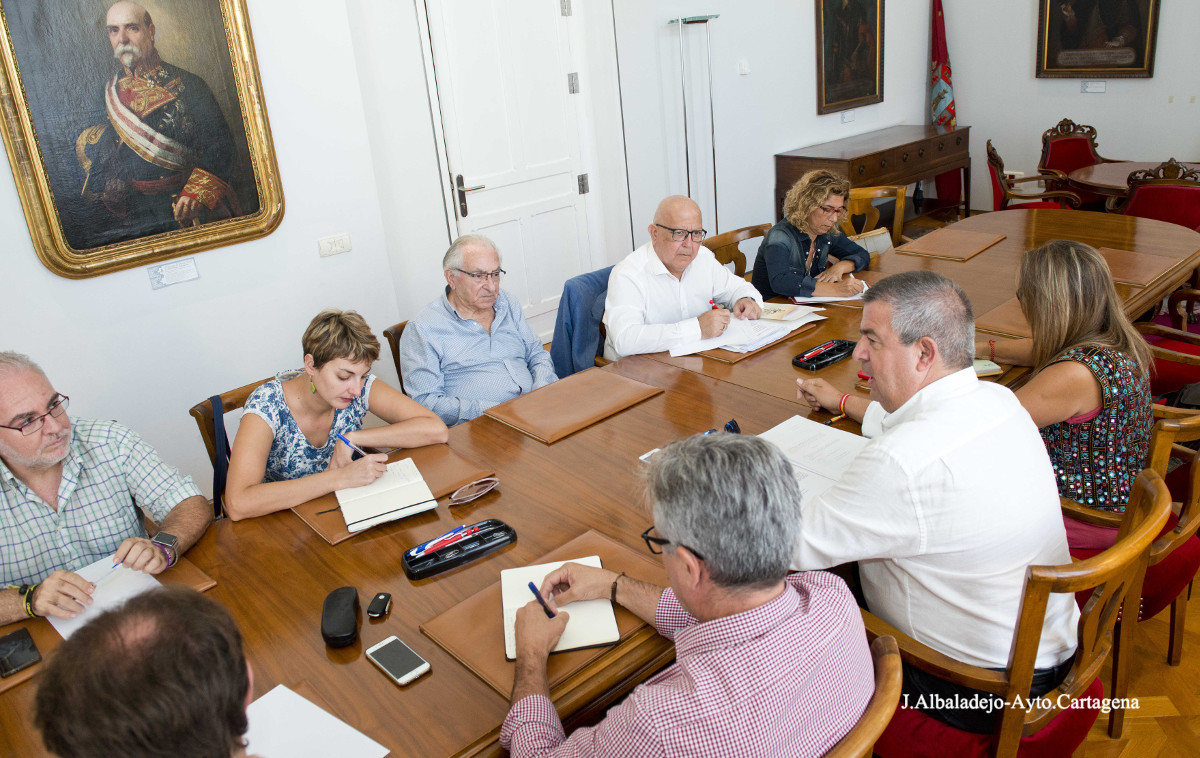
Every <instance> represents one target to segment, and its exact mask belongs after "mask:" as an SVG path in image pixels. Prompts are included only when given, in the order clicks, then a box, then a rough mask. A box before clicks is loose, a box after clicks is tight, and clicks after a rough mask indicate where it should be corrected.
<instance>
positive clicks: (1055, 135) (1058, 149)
mask: <svg viewBox="0 0 1200 758" xmlns="http://www.w3.org/2000/svg"><path fill="white" fill-rule="evenodd" d="M1111 162H1112V161H1110V160H1108V159H1107V158H1101V157H1100V152H1099V150H1098V149H1097V147H1096V127H1094V126H1087V125H1086V124H1077V123H1075V122H1074V121H1072V120H1071V119H1069V118H1064V119H1063V120H1062V121H1059V122H1058V123H1057V124H1055V125H1054V126H1052V127H1050V128H1049V129H1047V130H1046V131H1044V132H1042V157H1041V159H1040V160H1039V161H1038V172H1039V173H1042V174H1050V175H1054V176H1057V177H1058V178H1060V179H1066V178H1067V174H1069V173H1071V172H1072V171H1074V170H1075V169H1077V168H1083V167H1084V166H1094V165H1096V164H1097V163H1111Z"/></svg>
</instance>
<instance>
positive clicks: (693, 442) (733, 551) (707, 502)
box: [646, 432, 800, 589]
mask: <svg viewBox="0 0 1200 758" xmlns="http://www.w3.org/2000/svg"><path fill="white" fill-rule="evenodd" d="M646 485H647V494H648V496H649V498H650V500H651V502H652V503H653V504H654V505H653V510H654V523H655V525H656V528H657V530H658V533H659V535H660V536H662V538H663V539H668V540H670V541H671V542H672V543H674V544H676V545H686V546H687V547H688V548H689V549H693V550H694V552H697V553H699V554H700V555H702V556H703V557H704V562H705V565H706V566H707V567H708V572H709V575H710V576H711V577H712V580H713V582H715V583H716V584H717V585H719V586H721V587H724V588H728V589H760V588H766V587H770V586H773V585H774V584H776V583H777V582H779V581H782V580H783V578H784V576H786V575H787V572H788V567H789V566H790V564H791V560H792V554H793V552H794V551H795V548H796V544H797V543H798V542H799V540H800V491H799V488H798V486H797V484H796V478H795V475H794V474H793V473H792V466H791V464H790V463H788V460H787V458H785V457H784V455H783V453H782V452H780V450H779V449H778V448H776V447H775V446H774V445H772V444H771V443H769V442H766V441H764V440H760V439H759V438H758V437H753V436H742V435H740V434H731V433H727V432H718V433H714V434H709V435H703V434H697V435H694V436H692V437H688V438H687V439H683V440H679V441H677V442H673V443H671V444H670V445H668V446H667V447H665V448H664V449H663V450H662V452H660V453H659V454H658V455H656V456H655V457H654V459H653V460H652V462H651V465H650V470H649V471H648V473H647V477H646Z"/></svg>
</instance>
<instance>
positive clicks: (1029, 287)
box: [1017, 240, 1153, 377]
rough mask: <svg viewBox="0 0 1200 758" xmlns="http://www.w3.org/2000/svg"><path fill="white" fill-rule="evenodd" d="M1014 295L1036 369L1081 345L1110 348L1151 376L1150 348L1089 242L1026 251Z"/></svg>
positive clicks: (1053, 244) (1055, 243)
mask: <svg viewBox="0 0 1200 758" xmlns="http://www.w3.org/2000/svg"><path fill="white" fill-rule="evenodd" d="M1017 299H1018V300H1019V301H1020V303H1021V310H1022V311H1023V312H1024V313H1025V318H1026V319H1027V320H1028V321H1029V327H1030V331H1032V332H1033V365H1034V370H1035V371H1041V370H1042V369H1043V368H1045V367H1046V366H1048V365H1050V364H1051V363H1053V362H1054V361H1055V360H1056V359H1057V358H1058V357H1059V356H1061V355H1062V354H1063V353H1065V352H1067V351H1068V350H1070V349H1071V348H1074V347H1079V346H1081V345H1086V346H1096V347H1108V348H1112V349H1114V350H1116V351H1117V352H1119V353H1122V354H1123V355H1125V357H1127V358H1131V359H1133V360H1135V361H1137V363H1138V365H1139V366H1140V367H1141V370H1142V375H1143V376H1145V377H1149V376H1150V369H1151V366H1152V364H1153V357H1152V356H1151V353H1150V347H1149V345H1147V344H1146V340H1144V339H1142V335H1141V334H1140V333H1139V332H1138V330H1137V329H1136V328H1135V327H1134V326H1133V324H1132V323H1131V322H1130V321H1129V317H1128V316H1126V315H1125V311H1123V310H1122V309H1121V299H1120V297H1118V295H1117V288H1116V287H1115V286H1114V285H1113V280H1112V274H1111V273H1109V270H1108V264H1107V263H1105V262H1104V258H1102V257H1101V256H1100V254H1099V253H1098V252H1096V250H1095V248H1093V247H1091V246H1090V245H1085V244H1083V243H1082V242H1072V241H1070V240H1051V241H1050V242H1047V243H1046V244H1044V245H1042V246H1041V247H1035V248H1034V249H1032V250H1030V251H1029V252H1027V253H1025V256H1024V257H1023V258H1022V259H1021V278H1020V281H1019V282H1018V283H1017Z"/></svg>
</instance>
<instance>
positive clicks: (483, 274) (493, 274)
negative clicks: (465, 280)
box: [454, 268, 508, 282]
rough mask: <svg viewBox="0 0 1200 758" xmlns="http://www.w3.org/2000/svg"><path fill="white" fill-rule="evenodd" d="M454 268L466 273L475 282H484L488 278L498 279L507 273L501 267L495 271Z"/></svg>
mask: <svg viewBox="0 0 1200 758" xmlns="http://www.w3.org/2000/svg"><path fill="white" fill-rule="evenodd" d="M454 270H455V271H457V272H458V273H460V274H466V275H467V276H469V277H471V278H472V279H474V280H475V281H477V282H484V281H487V280H488V279H495V280H496V281H500V277H501V276H503V275H504V274H507V273H508V272H507V271H505V270H504V269H502V268H498V269H496V270H495V271H463V270H462V269H461V268H456V269H454Z"/></svg>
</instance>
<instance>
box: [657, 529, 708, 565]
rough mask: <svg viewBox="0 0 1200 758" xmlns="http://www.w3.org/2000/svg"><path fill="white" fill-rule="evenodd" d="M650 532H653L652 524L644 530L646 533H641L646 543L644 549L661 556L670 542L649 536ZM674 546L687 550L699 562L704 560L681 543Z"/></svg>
mask: <svg viewBox="0 0 1200 758" xmlns="http://www.w3.org/2000/svg"><path fill="white" fill-rule="evenodd" d="M652 531H654V525H653V524H651V525H650V526H649V527H648V528H647V529H646V531H644V532H642V539H643V540H645V541H646V549H647V550H649V551H650V552H651V553H653V554H654V555H662V552H663V551H662V549H663V548H664V547H666V546H667V545H670V544H671V540H665V539H663V538H662V537H655V536H654V535H652V534H650V532H652ZM676 544H678V545H679V546H680V547H681V548H683V549H684V550H687V551H688V552H689V553H691V554H692V555H694V556H696V557H697V558H699V559H700V560H704V556H703V555H700V553H697V552H696V551H695V550H693V549H691V548H690V547H688V546H687V545H685V544H683V543H682V542H679V543H676Z"/></svg>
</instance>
